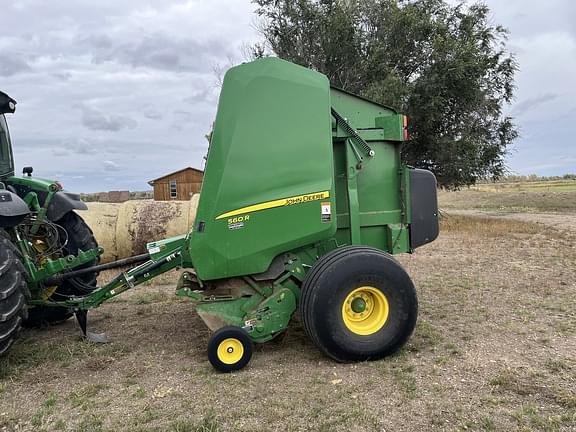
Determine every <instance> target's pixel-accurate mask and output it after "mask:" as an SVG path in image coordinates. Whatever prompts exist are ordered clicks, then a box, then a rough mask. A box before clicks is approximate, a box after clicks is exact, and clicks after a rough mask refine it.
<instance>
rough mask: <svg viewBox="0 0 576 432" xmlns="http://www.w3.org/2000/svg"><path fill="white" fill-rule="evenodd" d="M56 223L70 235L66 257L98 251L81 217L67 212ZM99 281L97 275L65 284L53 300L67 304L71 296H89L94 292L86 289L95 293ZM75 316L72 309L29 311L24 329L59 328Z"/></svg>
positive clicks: (53, 308)
mask: <svg viewBox="0 0 576 432" xmlns="http://www.w3.org/2000/svg"><path fill="white" fill-rule="evenodd" d="M56 223H57V224H58V225H60V226H61V227H62V228H64V229H65V230H66V232H67V233H68V242H67V244H66V246H64V248H63V249H62V252H63V254H64V256H66V255H76V254H77V253H78V251H79V250H82V251H87V250H88V249H94V248H97V247H98V243H97V242H96V239H95V238H94V233H93V232H92V230H91V229H90V227H89V226H88V225H87V224H86V222H84V219H82V218H81V217H80V216H79V215H78V214H76V213H74V212H68V213H66V214H65V215H64V216H63V217H62V218H61V219H60V220H58V221H57V222H56ZM99 262H100V259H99V258H96V259H95V260H93V261H92V262H90V263H88V264H85V265H84V266H81V267H78V268H79V269H81V268H84V267H90V266H93V265H96V264H98V263H99ZM97 277H98V273H96V272H94V273H88V274H86V275H83V276H80V277H78V281H75V280H74V279H69V280H66V281H64V282H63V283H62V284H61V285H59V286H58V288H57V289H56V291H55V292H54V294H52V296H51V297H50V299H51V300H54V301H62V300H66V299H67V297H68V296H70V295H82V294H87V293H89V292H90V291H91V289H89V288H87V287H92V290H93V289H95V288H96V278H97ZM78 282H80V284H78ZM72 315H73V312H72V310H70V309H69V308H64V307H50V306H36V307H34V308H32V309H30V310H29V316H28V319H27V320H26V322H25V325H26V326H29V327H43V326H46V325H53V324H59V323H62V322H64V321H66V320H67V319H68V318H70V317H71V316H72Z"/></svg>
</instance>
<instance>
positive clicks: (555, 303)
mask: <svg viewBox="0 0 576 432" xmlns="http://www.w3.org/2000/svg"><path fill="white" fill-rule="evenodd" d="M443 213H444V217H443V222H442V232H441V236H440V238H439V239H438V240H437V241H436V242H434V243H432V244H430V245H427V246H425V247H422V248H420V249H418V250H417V252H416V253H415V254H413V255H405V256H401V257H400V259H401V261H402V263H403V265H404V266H405V267H406V269H407V270H408V272H409V273H410V275H411V276H412V277H413V279H414V281H415V284H416V286H417V289H418V293H419V301H420V315H419V321H418V325H417V328H416V331H415V333H414V335H413V337H412V338H411V340H410V341H409V343H408V344H407V345H406V347H405V348H404V349H403V350H402V351H401V352H400V353H398V354H397V355H395V356H393V357H390V358H387V359H385V360H382V361H377V362H367V363H358V364H337V363H335V362H333V361H331V360H329V359H327V358H325V357H324V356H322V355H321V354H320V352H319V351H318V350H317V349H316V348H315V347H314V346H313V344H312V343H311V342H310V341H309V340H308V339H307V337H306V336H305V334H304V331H303V329H302V327H301V325H300V323H299V322H298V320H297V319H296V320H295V321H294V322H293V323H292V325H291V327H290V329H289V331H288V333H287V335H286V337H285V338H284V339H283V340H282V341H280V342H273V343H269V344H265V345H263V346H260V347H258V349H257V351H256V352H255V355H254V357H253V359H252V362H251V363H250V364H249V366H248V367H247V368H246V369H244V370H243V371H241V372H239V373H234V374H230V375H222V374H217V373H215V372H214V371H213V370H212V368H211V366H210V365H209V364H208V362H207V359H206V354H205V348H206V343H207V341H208V337H209V332H208V330H207V329H206V328H205V327H204V325H203V324H202V322H201V320H200V319H199V318H198V317H197V316H196V315H195V314H194V312H193V310H192V307H191V305H190V304H189V303H188V302H187V301H185V300H179V299H177V298H176V297H175V296H174V294H173V290H174V286H173V285H171V284H170V282H171V281H170V279H169V278H164V279H162V280H161V282H162V283H163V285H148V286H144V287H141V288H138V289H136V290H134V291H133V292H131V293H129V294H127V295H125V296H121V297H119V298H118V299H117V300H116V301H114V302H112V303H109V304H106V305H104V306H103V307H101V308H100V309H98V310H96V311H94V312H92V313H91V315H90V319H91V324H92V326H93V327H94V328H97V329H100V330H105V331H106V332H107V333H108V335H109V336H110V337H111V339H112V342H111V343H109V344H106V345H92V344H90V343H87V342H84V341H82V340H81V339H80V337H79V331H78V329H77V328H76V325H75V323H74V322H73V321H72V320H71V321H69V322H67V323H65V324H63V325H60V326H56V327H53V328H49V329H44V330H27V331H25V332H24V333H23V335H22V338H21V340H20V341H19V343H18V344H17V345H16V346H15V347H14V349H13V350H12V352H11V354H10V355H9V356H8V357H7V358H5V359H3V360H2V361H1V363H0V377H1V381H0V399H1V402H0V430H6V431H13V430H14V431H16V430H17V431H24V430H26V431H28V430H30V431H32V430H34V431H36V430H44V431H53V430H62V431H65V430H69V431H119V430H126V431H165V430H167V431H178V432H184V431H186V432H187V431H203V432H206V431H210V432H214V431H307V430H311V431H399V432H400V431H576V295H575V294H576V285H575V281H576V248H575V240H576V215H572V214H564V215H556V216H555V217H557V218H559V219H558V220H560V221H561V223H548V222H547V218H548V219H549V216H547V215H545V217H540V216H538V215H532V216H526V215H527V213H524V216H522V217H520V218H518V217H513V216H500V215H499V214H488V215H486V214H480V213H478V210H474V211H473V212H464V213H462V212H459V211H455V210H452V209H449V210H446V211H445V212H443ZM552 219H554V218H552ZM565 219H566V220H570V221H571V222H566V221H565ZM558 220H557V222H558Z"/></svg>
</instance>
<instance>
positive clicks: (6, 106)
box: [0, 91, 16, 114]
mask: <svg viewBox="0 0 576 432" xmlns="http://www.w3.org/2000/svg"><path fill="white" fill-rule="evenodd" d="M15 110H16V101H15V100H14V99H12V98H11V97H10V96H8V95H7V94H6V93H4V92H1V91H0V114H8V113H13V112H14V111H15Z"/></svg>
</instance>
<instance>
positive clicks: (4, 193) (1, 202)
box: [0, 190, 30, 228]
mask: <svg viewBox="0 0 576 432" xmlns="http://www.w3.org/2000/svg"><path fill="white" fill-rule="evenodd" d="M29 213H30V210H29V209H28V206H27V205H26V203H25V202H24V200H23V199H22V198H20V197H19V196H18V195H16V194H15V193H12V192H10V191H8V190H0V227H2V228H7V227H13V226H15V225H18V224H19V223H20V222H21V221H22V220H23V219H24V217H25V216H26V215H27V214H29Z"/></svg>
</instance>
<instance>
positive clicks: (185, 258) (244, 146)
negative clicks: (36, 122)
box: [2, 58, 438, 372]
mask: <svg viewBox="0 0 576 432" xmlns="http://www.w3.org/2000/svg"><path fill="white" fill-rule="evenodd" d="M12 103H13V101H12ZM2 106H5V108H4V112H6V111H7V108H6V107H9V106H10V100H8V99H7V100H6V102H4V105H2ZM6 136H7V135H6ZM406 141H407V122H406V117H405V116H403V115H402V114H400V113H398V112H396V111H395V110H394V109H392V108H389V107H385V106H382V105H379V104H376V103H374V102H372V101H369V100H367V99H364V98H361V97H359V96H356V95H353V94H350V93H347V92H345V91H343V90H341V89H338V88H334V87H331V86H330V83H329V81H328V79H327V77H326V76H324V75H322V74H320V73H318V72H315V71H312V70H309V69H306V68H303V67H301V66H297V65H295V64H292V63H289V62H286V61H283V60H280V59H277V58H266V59H260V60H257V61H254V62H250V63H246V64H243V65H240V66H236V67H234V68H231V69H230V70H229V71H228V72H227V73H226V76H225V78H224V83H223V86H222V91H221V94H220V100H219V104H218V112H217V116H216V121H215V124H214V130H213V133H212V135H211V140H210V146H209V150H208V158H207V162H206V167H205V174H204V181H203V184H202V190H201V194H200V200H199V203H198V211H197V214H196V219H195V222H194V224H193V226H192V227H191V230H190V232H189V233H185V234H183V235H181V236H177V237H173V238H169V239H165V240H159V241H153V242H150V243H148V244H147V250H148V253H147V254H144V255H140V256H135V257H131V258H127V259H124V260H120V261H117V262H114V263H108V264H96V263H95V261H96V260H97V259H98V258H97V257H98V256H99V254H100V253H101V252H102V251H101V250H100V249H98V248H97V247H96V244H95V242H94V240H93V239H92V237H91V235H90V234H89V230H88V228H87V227H84V225H82V224H81V222H80V221H79V219H78V217H77V216H75V214H74V213H71V211H72V210H73V209H77V208H80V206H82V204H81V203H79V202H78V201H77V200H75V199H73V198H72V197H71V196H69V195H66V194H64V193H63V192H62V191H61V190H60V187H59V186H58V184H57V183H51V182H45V183H42V182H41V181H38V180H37V181H36V182H33V181H32V179H31V178H29V177H24V178H15V177H13V176H12V173H11V169H7V175H6V180H5V185H6V186H5V190H6V197H8V196H10V197H12V198H11V199H12V202H14V204H13V207H14V208H16V203H18V209H19V210H18V211H17V212H16V213H17V214H16V215H15V216H16V218H15V219H9V220H7V221H6V222H5V225H4V231H5V236H4V239H3V242H2V253H3V254H4V255H5V257H4V258H3V261H2V263H3V265H4V268H5V269H7V270H6V271H5V274H6V276H2V277H6V279H7V281H8V280H9V281H10V284H8V283H7V282H6V286H7V287H8V286H10V287H9V288H2V289H3V290H4V291H5V294H4V296H3V298H4V300H3V301H4V305H3V306H2V307H3V310H4V311H6V312H3V313H4V314H5V316H6V317H7V319H6V320H5V322H6V323H8V322H9V323H10V324H9V325H8V324H7V325H6V326H5V327H6V332H4V333H6V334H7V335H14V334H15V332H16V331H17V330H16V329H17V327H18V326H19V323H20V321H24V319H25V315H26V310H25V308H24V304H25V303H27V304H28V306H29V308H30V312H33V311H34V310H35V309H38V310H39V311H41V312H42V313H45V312H46V311H47V310H48V309H49V308H55V310H57V311H60V312H59V314H61V315H59V316H62V317H63V318H66V317H67V316H69V315H70V314H71V313H72V312H74V313H75V314H76V316H77V318H78V321H79V323H80V325H81V328H82V330H83V332H84V334H85V335H87V336H88V337H89V338H91V339H93V340H95V339H101V338H97V337H95V335H91V334H90V333H87V331H86V325H87V324H86V323H87V320H86V311H88V310H90V309H92V308H95V307H98V306H100V305H101V304H102V303H104V302H105V301H107V300H108V299H110V298H113V297H115V296H117V295H119V294H121V293H122V292H125V291H127V290H130V289H132V288H134V287H135V286H137V285H139V284H141V283H143V282H145V281H148V280H150V279H153V278H154V277H156V276H157V275H159V274H162V273H165V272H167V271H169V270H172V269H181V270H182V271H181V272H180V277H179V280H178V283H177V286H176V294H177V295H179V296H182V297H186V298H189V299H190V300H191V301H192V302H193V303H194V305H195V309H196V312H197V313H198V314H199V316H200V317H201V318H202V320H203V321H204V322H205V324H206V325H207V326H208V327H209V328H210V329H211V330H212V331H213V332H214V333H213V334H212V336H211V338H210V340H209V342H208V359H209V361H210V363H211V364H212V365H213V366H214V367H215V368H216V369H217V370H219V371H223V372H230V371H234V370H239V369H241V368H242V367H244V366H246V364H247V363H248V362H249V360H250V358H251V355H252V347H253V343H264V342H267V341H270V340H272V339H274V338H276V337H278V336H279V335H281V334H282V333H283V332H284V331H286V329H287V328H288V325H289V322H290V321H291V319H292V317H293V316H294V315H295V314H296V313H299V315H300V316H301V320H302V323H303V325H304V328H305V329H306V332H307V333H308V335H309V336H310V338H311V340H312V341H313V342H314V344H315V345H316V346H318V348H319V349H320V350H321V351H322V352H323V353H325V354H326V355H327V356H329V357H331V358H333V359H335V360H336V361H362V360H375V359H380V358H382V357H385V356H387V355H389V354H391V353H393V352H395V351H396V350H398V349H399V348H400V347H402V346H403V345H404V343H405V342H406V341H407V340H408V338H409V337H410V335H411V333H412V331H413V330H414V327H415V324H416V318H417V312H418V302H417V295H416V290H415V288H414V285H413V283H412V281H411V280H410V277H409V276H408V274H407V273H406V272H405V271H404V270H403V268H402V267H401V266H400V264H399V263H398V262H397V261H396V260H395V259H394V258H393V255H394V254H399V253H405V252H412V251H413V250H414V249H415V248H417V247H419V246H421V245H424V244H426V243H429V242H431V241H433V240H434V239H435V238H436V237H437V235H438V209H437V201H436V180H435V178H434V175H433V174H432V173H430V172H428V171H425V170H419V169H414V168H411V167H408V166H405V165H404V164H402V162H401V159H400V148H401V146H402V145H404V144H405V143H406ZM5 148H6V149H9V143H8V141H7V139H6V146H5ZM6 151H8V150H6ZM10 160H11V159H10ZM9 188H12V189H13V190H11V189H9ZM25 188H27V189H25ZM42 188H44V189H42ZM59 196H62V197H67V199H66V203H68V204H69V207H66V208H65V211H64V210H59V211H58V212H56V214H54V213H55V212H54V210H52V211H51V208H52V207H51V205H52V204H51V203H52V202H59V201H54V200H55V199H56V200H59V198H57V197H59ZM6 200H8V198H7V199H6ZM60 200H63V198H61V199H60ZM62 202H63V201H62ZM72 204H74V206H73V205H72ZM56 208H58V209H59V208H60V204H59V205H58V206H56ZM6 215H7V217H8V216H10V217H13V216H11V215H8V213H6ZM69 219H70V220H74V221H75V223H76V225H74V226H75V227H76V228H73V229H72V228H70V227H69V224H67V223H66V222H67V221H68V220H69ZM9 221H11V222H9ZM79 226H82V227H83V231H84V233H85V236H84V237H81V238H82V241H80V240H77V241H76V240H74V241H73V242H71V239H73V238H74V239H75V238H76V236H75V232H76V231H77V230H78V227H79ZM64 231H66V235H65V234H64ZM47 239H48V240H47ZM37 243H38V245H39V246H38V247H37V246H36V244H37ZM88 243H89V244H88ZM84 246H87V247H88V248H87V249H85V248H84ZM59 247H60V249H59ZM76 252H77V253H76ZM60 255H61V256H60ZM127 263H134V264H136V263H137V264H138V265H136V266H135V267H133V268H132V269H130V270H128V271H126V272H122V273H120V274H119V275H118V276H117V277H116V278H114V279H113V280H112V281H110V282H109V283H107V284H106V285H104V286H101V287H98V288H94V284H93V280H94V277H95V275H96V274H97V272H98V271H101V270H103V269H108V268H113V267H116V266H120V265H125V264H127ZM25 279H27V282H25ZM12 310H13V311H14V312H12ZM10 316H11V317H12V318H10ZM13 317H17V318H15V319H14V318H13ZM11 326H12V327H11ZM12 328H13V330H12ZM12 339H13V336H12V337H11V338H10V337H8V338H5V340H6V341H7V346H8V344H9V343H11V341H12Z"/></svg>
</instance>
